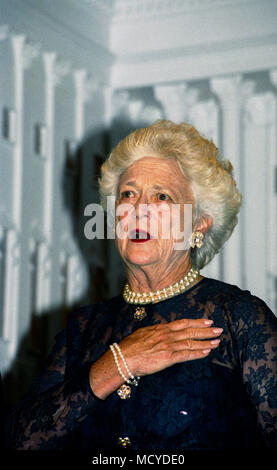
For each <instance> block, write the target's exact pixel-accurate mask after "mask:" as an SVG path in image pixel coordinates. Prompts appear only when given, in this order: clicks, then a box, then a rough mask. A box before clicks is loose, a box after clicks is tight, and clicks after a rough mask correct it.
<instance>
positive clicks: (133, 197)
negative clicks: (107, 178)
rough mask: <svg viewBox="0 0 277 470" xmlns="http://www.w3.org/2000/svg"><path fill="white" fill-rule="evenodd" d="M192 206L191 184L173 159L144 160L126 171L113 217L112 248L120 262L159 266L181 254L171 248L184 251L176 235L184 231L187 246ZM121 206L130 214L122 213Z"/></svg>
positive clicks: (156, 158) (178, 236) (181, 239)
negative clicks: (115, 215)
mask: <svg viewBox="0 0 277 470" xmlns="http://www.w3.org/2000/svg"><path fill="white" fill-rule="evenodd" d="M193 202H194V198H193V192H192V188H191V185H190V183H189V181H188V180H187V179H186V178H185V177H184V175H183V173H182V172H181V170H180V167H179V165H178V163H177V162H176V161H175V160H170V159H167V158H164V157H148V156H147V157H143V158H141V159H140V160H138V161H136V162H135V163H133V164H132V165H131V166H130V167H129V168H127V170H126V171H125V172H124V173H123V174H122V175H121V178H120V181H119V186H118V193H117V200H116V213H117V214H119V213H120V214H121V215H117V217H116V231H117V235H116V244H117V247H118V250H119V253H120V255H121V257H122V258H123V260H124V261H125V263H127V264H128V265H137V266H147V265H153V264H156V263H161V261H162V264H163V265H164V264H167V263H168V264H170V263H172V262H175V260H177V259H178V258H180V257H182V256H184V249H182V250H181V249H180V248H177V249H176V247H177V246H179V247H180V246H182V247H184V245H181V243H180V242H181V241H182V242H183V241H184V236H183V237H182V236H181V235H180V231H184V233H188V236H186V237H185V238H186V242H187V239H188V237H189V236H190V234H191V224H192V220H191V216H192V214H191V210H192V204H193ZM123 204H129V205H131V206H128V208H130V209H132V210H128V211H125V210H121V209H123V207H124V206H122V205H123ZM149 204H151V206H149ZM184 204H186V205H185V206H184ZM146 205H148V206H146ZM125 207H127V206H125ZM147 207H148V209H149V208H150V210H147V209H146V208H147ZM178 208H179V212H178ZM119 210H120V212H119ZM175 210H177V212H174V211H175ZM174 214H175V216H174ZM176 214H177V215H176ZM178 229H179V232H178V234H177V232H176V230H178ZM186 231H187V232H186ZM176 242H178V244H177V245H176ZM186 249H188V245H187V244H186Z"/></svg>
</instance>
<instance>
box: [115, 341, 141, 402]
mask: <svg viewBox="0 0 277 470" xmlns="http://www.w3.org/2000/svg"><path fill="white" fill-rule="evenodd" d="M110 350H111V351H112V354H113V357H114V361H115V364H116V367H117V370H118V372H119V374H120V375H121V377H122V378H123V380H124V381H125V382H126V383H127V384H130V385H135V386H137V385H138V380H139V379H140V377H137V378H136V377H134V375H133V374H132V373H131V371H130V369H129V367H128V364H127V362H126V359H125V357H124V356H123V354H122V351H121V349H120V347H119V346H118V344H117V343H113V344H111V345H110ZM116 351H118V353H119V355H120V357H121V359H122V361H123V364H124V366H125V368H126V370H127V373H128V374H129V378H128V377H126V376H125V375H124V373H123V372H122V370H121V367H120V364H119V360H118V357H117V353H116ZM117 394H118V396H119V397H120V398H122V399H124V400H125V399H126V398H130V396H131V388H130V387H129V386H128V385H126V384H123V385H121V387H119V389H118V390H117Z"/></svg>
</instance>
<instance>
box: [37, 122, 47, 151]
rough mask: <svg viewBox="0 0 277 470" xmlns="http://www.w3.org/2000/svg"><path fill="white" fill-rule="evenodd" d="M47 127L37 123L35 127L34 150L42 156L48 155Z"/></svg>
mask: <svg viewBox="0 0 277 470" xmlns="http://www.w3.org/2000/svg"><path fill="white" fill-rule="evenodd" d="M47 134H48V132H47V127H46V126H45V124H36V125H35V127H34V152H35V153H36V155H38V156H39V157H41V158H43V159H44V158H46V157H47Z"/></svg>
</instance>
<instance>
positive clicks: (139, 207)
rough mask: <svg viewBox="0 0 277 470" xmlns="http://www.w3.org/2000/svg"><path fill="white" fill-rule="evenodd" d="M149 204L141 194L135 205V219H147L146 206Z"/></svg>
mask: <svg viewBox="0 0 277 470" xmlns="http://www.w3.org/2000/svg"><path fill="white" fill-rule="evenodd" d="M148 204H149V200H148V197H147V195H145V194H142V195H141V196H140V197H139V198H138V200H137V201H136V204H135V211H136V218H142V217H147V215H148V211H147V205H148Z"/></svg>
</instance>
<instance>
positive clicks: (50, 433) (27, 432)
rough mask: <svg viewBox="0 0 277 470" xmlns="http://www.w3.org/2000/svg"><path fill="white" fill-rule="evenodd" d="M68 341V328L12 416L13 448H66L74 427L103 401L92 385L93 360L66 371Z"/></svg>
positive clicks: (9, 442) (9, 427)
mask: <svg viewBox="0 0 277 470" xmlns="http://www.w3.org/2000/svg"><path fill="white" fill-rule="evenodd" d="M67 342H68V340H67V328H65V329H64V330H63V331H62V332H61V333H60V334H59V335H58V336H57V337H56V342H55V345H54V348H53V350H52V353H51V354H50V356H49V358H48V360H47V361H46V364H45V366H44V368H43V370H42V371H41V372H40V373H39V375H38V377H37V378H36V379H35V381H34V383H33V385H32V387H31V389H30V392H29V393H28V395H27V396H26V398H25V399H24V400H23V401H22V402H21V403H20V404H19V405H18V406H17V407H16V408H15V409H14V410H13V411H12V413H11V414H10V416H9V417H8V421H7V426H6V440H7V447H8V448H9V449H15V450H38V449H39V450H43V449H46V450H52V449H54V450H56V449H63V448H64V446H65V445H66V442H67V439H69V438H70V434H71V433H72V431H74V430H75V429H76V427H77V426H79V424H80V423H81V422H82V421H83V420H84V419H85V418H86V417H87V416H88V413H90V414H91V413H93V410H94V409H95V408H96V407H97V406H98V405H99V403H101V402H102V400H100V399H99V398H98V397H96V396H95V395H94V394H93V392H92V390H91V387H90V385H89V369H90V364H84V365H83V366H81V367H80V368H78V367H77V368H76V369H75V370H74V371H73V372H71V373H70V374H67V373H66V363H67V351H68V347H67Z"/></svg>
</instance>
